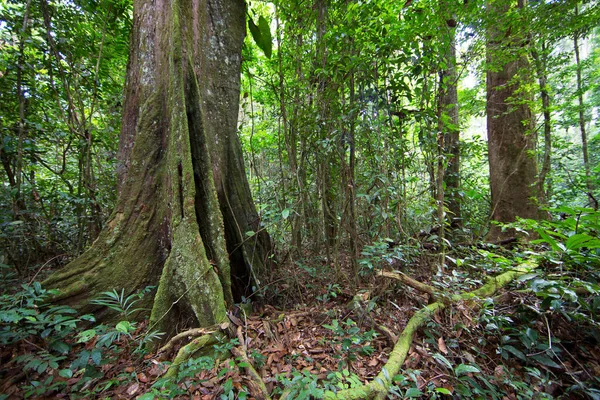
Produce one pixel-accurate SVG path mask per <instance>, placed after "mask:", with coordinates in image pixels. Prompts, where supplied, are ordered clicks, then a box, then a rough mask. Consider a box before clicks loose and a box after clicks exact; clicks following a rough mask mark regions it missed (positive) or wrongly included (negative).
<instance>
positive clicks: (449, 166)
mask: <svg viewBox="0 0 600 400" xmlns="http://www.w3.org/2000/svg"><path fill="white" fill-rule="evenodd" d="M444 7H446V9H445V11H446V12H445V14H446V15H447V17H446V18H447V19H446V21H444V22H445V27H444V30H443V32H444V35H445V36H446V38H445V40H444V42H445V43H447V47H446V55H445V57H444V59H445V63H446V68H445V69H444V70H443V71H442V72H441V73H440V86H439V90H440V98H439V104H438V105H439V116H440V118H439V122H440V126H439V128H440V131H441V132H442V133H443V138H442V141H443V143H442V145H443V146H442V147H441V148H442V149H443V154H442V156H443V157H444V158H445V169H444V171H443V172H444V173H443V176H442V180H443V187H440V188H439V189H438V190H442V191H443V192H444V195H443V196H442V198H441V199H438V201H439V200H442V201H444V200H445V204H446V208H447V210H448V214H449V215H448V216H447V217H446V218H445V219H447V220H448V222H449V223H450V225H451V226H454V227H457V226H460V225H461V215H460V195H459V186H460V148H459V138H460V131H459V120H458V90H457V84H458V76H457V72H456V20H455V19H454V18H453V15H452V12H451V10H448V7H449V5H448V3H444ZM438 197H439V195H438ZM440 224H443V221H440Z"/></svg>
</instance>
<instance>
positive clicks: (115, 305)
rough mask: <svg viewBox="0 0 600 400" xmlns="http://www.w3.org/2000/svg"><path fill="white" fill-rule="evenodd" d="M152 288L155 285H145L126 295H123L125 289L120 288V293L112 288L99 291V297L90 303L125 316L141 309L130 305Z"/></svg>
mask: <svg viewBox="0 0 600 400" xmlns="http://www.w3.org/2000/svg"><path fill="white" fill-rule="evenodd" d="M154 288H155V286H146V287H145V288H144V289H142V290H139V291H137V292H136V293H132V294H130V295H129V296H127V297H125V289H121V293H119V292H117V290H116V289H113V290H112V291H108V292H102V293H100V295H99V297H98V298H97V299H93V300H92V301H91V302H90V303H91V304H96V305H99V306H104V307H108V308H110V309H111V310H114V311H116V312H118V313H119V314H120V315H122V316H126V317H127V316H130V315H132V314H135V313H136V312H138V311H141V310H142V309H139V308H132V307H133V306H134V305H135V304H136V303H138V302H139V301H140V300H141V299H142V298H143V297H144V296H145V295H146V294H148V293H149V292H150V291H152V290H153V289H154Z"/></svg>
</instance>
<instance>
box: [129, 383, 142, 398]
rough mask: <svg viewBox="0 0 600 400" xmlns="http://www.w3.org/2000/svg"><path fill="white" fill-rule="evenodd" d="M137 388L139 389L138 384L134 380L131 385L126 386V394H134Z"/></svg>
mask: <svg viewBox="0 0 600 400" xmlns="http://www.w3.org/2000/svg"><path fill="white" fill-rule="evenodd" d="M138 390H140V384H139V383H137V382H135V383H134V384H133V385H131V386H129V387H128V388H127V394H128V395H129V396H133V395H134V394H136V393H137V391H138Z"/></svg>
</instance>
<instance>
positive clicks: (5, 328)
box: [0, 282, 94, 354]
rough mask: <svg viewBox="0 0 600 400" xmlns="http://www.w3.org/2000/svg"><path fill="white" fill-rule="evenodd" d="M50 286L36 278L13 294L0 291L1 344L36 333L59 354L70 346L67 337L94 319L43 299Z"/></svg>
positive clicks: (34, 335) (48, 294)
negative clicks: (0, 293)
mask: <svg viewBox="0 0 600 400" xmlns="http://www.w3.org/2000/svg"><path fill="white" fill-rule="evenodd" d="M55 294H56V292H55V291H53V290H47V289H44V288H42V286H41V284H40V283H39V282H34V283H33V284H32V285H21V291H19V292H17V293H15V294H3V295H0V322H2V328H1V329H0V344H3V345H10V344H14V343H16V342H19V341H22V340H28V339H33V338H37V337H39V338H40V339H42V340H44V341H45V342H46V344H47V347H48V348H49V349H51V350H53V351H55V352H57V353H58V354H65V353H68V352H69V351H70V350H71V346H70V345H69V344H68V343H67V342H66V337H67V336H68V335H70V334H72V332H73V331H74V330H75V329H76V328H77V326H78V325H81V324H82V323H85V322H93V321H94V318H93V317H92V316H91V315H83V316H77V315H76V314H77V311H75V310H74V309H72V308H70V307H68V306H57V305H49V304H46V303H44V301H46V300H48V299H49V297H50V296H52V295H55Z"/></svg>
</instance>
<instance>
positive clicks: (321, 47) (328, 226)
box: [316, 0, 337, 260]
mask: <svg viewBox="0 0 600 400" xmlns="http://www.w3.org/2000/svg"><path fill="white" fill-rule="evenodd" d="M316 8H317V54H316V56H317V65H318V68H320V69H322V70H325V68H326V67H327V47H326V43H325V33H326V31H327V15H328V0H316ZM328 83H329V79H328V78H327V77H326V76H325V74H324V73H323V72H321V73H318V74H317V101H318V103H317V108H318V110H319V117H318V119H317V124H318V127H317V129H318V130H319V132H320V139H321V143H320V144H319V148H320V149H319V154H320V160H319V163H318V164H319V173H318V174H317V175H318V176H317V179H319V182H320V184H319V186H320V193H321V208H322V211H323V233H324V236H325V245H326V248H327V254H328V256H327V258H328V259H329V260H331V248H332V247H333V246H334V245H335V240H336V236H337V215H336V214H337V213H336V210H335V193H334V185H333V182H331V165H330V163H331V161H332V160H333V157H332V154H333V153H335V151H334V150H333V149H331V146H334V144H332V143H327V141H328V139H329V102H330V99H329V93H328V90H329V87H328Z"/></svg>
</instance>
